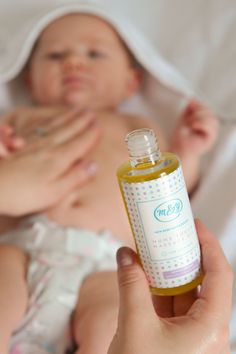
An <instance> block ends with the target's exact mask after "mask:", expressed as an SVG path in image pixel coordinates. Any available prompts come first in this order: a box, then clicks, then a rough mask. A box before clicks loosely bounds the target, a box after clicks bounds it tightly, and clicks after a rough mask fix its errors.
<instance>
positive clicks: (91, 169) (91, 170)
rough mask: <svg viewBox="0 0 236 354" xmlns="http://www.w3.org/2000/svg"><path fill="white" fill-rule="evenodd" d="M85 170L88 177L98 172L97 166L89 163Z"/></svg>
mask: <svg viewBox="0 0 236 354" xmlns="http://www.w3.org/2000/svg"><path fill="white" fill-rule="evenodd" d="M86 170H87V173H88V174H89V175H94V174H95V173H96V172H97V170H98V165H97V164H96V163H95V162H90V163H88V164H87V166H86Z"/></svg>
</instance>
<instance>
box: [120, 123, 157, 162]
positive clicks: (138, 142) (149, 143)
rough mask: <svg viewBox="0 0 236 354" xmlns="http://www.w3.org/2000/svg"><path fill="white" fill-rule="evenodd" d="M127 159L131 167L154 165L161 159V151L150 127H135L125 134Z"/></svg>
mask: <svg viewBox="0 0 236 354" xmlns="http://www.w3.org/2000/svg"><path fill="white" fill-rule="evenodd" d="M125 141H126V143H127V145H128V151H129V159H130V164H131V166H132V167H137V166H140V165H144V164H145V165H147V164H150V165H155V164H156V162H157V161H159V160H160V159H161V151H160V149H159V147H158V144H157V139H156V135H155V133H154V131H153V130H152V129H146V128H143V129H137V130H134V131H132V132H131V133H129V134H128V135H127V136H126V139H125Z"/></svg>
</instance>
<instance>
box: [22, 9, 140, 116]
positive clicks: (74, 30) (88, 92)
mask: <svg viewBox="0 0 236 354" xmlns="http://www.w3.org/2000/svg"><path fill="white" fill-rule="evenodd" d="M130 61H131V60H130V57H129V54H128V53H127V50H126V49H125V47H124V45H123V44H122V42H121V40H120V38H119V37H118V36H117V34H116V32H115V31H114V30H113V28H112V27H110V26H109V24H107V23H106V22H104V21H103V20H101V19H99V18H97V17H95V16H91V15H86V14H70V15H67V16H64V17H61V18H59V19H57V20H56V21H54V22H53V23H52V24H50V25H49V26H48V27H47V28H46V29H45V30H44V31H43V32H42V34H41V36H40V38H39V41H38V43H37V45H36V48H35V50H34V52H33V55H32V58H31V61H30V66H29V72H28V82H29V87H30V90H31V93H32V96H33V98H34V100H35V102H37V103H40V104H46V105H48V104H50V105H53V104H55V105H57V104H65V105H69V106H76V107H81V108H82V109H86V108H90V109H110V108H115V107H116V106H117V105H118V104H119V103H121V102H122V101H123V100H124V99H125V98H126V97H127V96H129V95H131V94H132V93H133V91H134V90H135V89H136V88H137V85H138V74H137V72H136V70H135V69H134V68H133V67H132V66H131V63H130Z"/></svg>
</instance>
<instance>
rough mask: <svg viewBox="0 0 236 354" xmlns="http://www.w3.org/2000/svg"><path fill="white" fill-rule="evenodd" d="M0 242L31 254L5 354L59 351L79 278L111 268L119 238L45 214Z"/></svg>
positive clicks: (66, 340) (64, 342)
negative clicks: (25, 293) (25, 300)
mask: <svg viewBox="0 0 236 354" xmlns="http://www.w3.org/2000/svg"><path fill="white" fill-rule="evenodd" d="M0 242H7V243H11V244H14V245H17V246H19V247H20V248H21V249H23V250H24V251H26V252H27V253H28V255H29V257H30V260H29V267H28V275H27V278H28V279H27V282H28V289H29V305H28V309H27V312H26V314H25V317H24V319H23V321H22V323H21V325H20V327H19V328H18V329H17V331H16V332H15V333H14V335H13V336H12V341H11V347H10V348H11V349H10V354H48V353H50V354H52V353H53V354H54V353H55V354H62V353H64V352H65V349H66V346H67V345H68V343H69V342H70V333H69V323H70V316H71V313H72V311H73V309H74V307H75V304H76V300H77V298H78V293H79V288H80V286H81V283H82V282H83V280H84V279H85V277H87V276H88V275H89V274H91V273H92V272H97V271H102V270H115V269H116V260H115V255H116V251H117V249H118V248H119V247H120V246H121V243H120V242H119V241H118V240H117V239H116V238H115V237H114V236H112V235H111V233H109V232H102V233H99V234H96V233H94V232H91V231H88V230H84V229H75V228H64V227H61V226H58V225H57V224H55V223H53V222H51V221H49V220H48V219H47V218H46V217H44V216H37V217H34V218H31V219H28V220H27V221H25V222H24V223H23V224H22V225H21V226H20V228H18V229H17V230H16V231H13V232H10V233H8V234H6V235H4V236H3V237H2V238H1V240H0Z"/></svg>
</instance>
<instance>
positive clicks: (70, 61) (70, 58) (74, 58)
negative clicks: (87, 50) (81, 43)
mask: <svg viewBox="0 0 236 354" xmlns="http://www.w3.org/2000/svg"><path fill="white" fill-rule="evenodd" d="M63 64H64V68H65V69H70V68H83V67H85V66H86V58H85V56H84V55H82V54H79V53H70V54H68V55H67V56H66V57H65V58H64V61H63Z"/></svg>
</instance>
